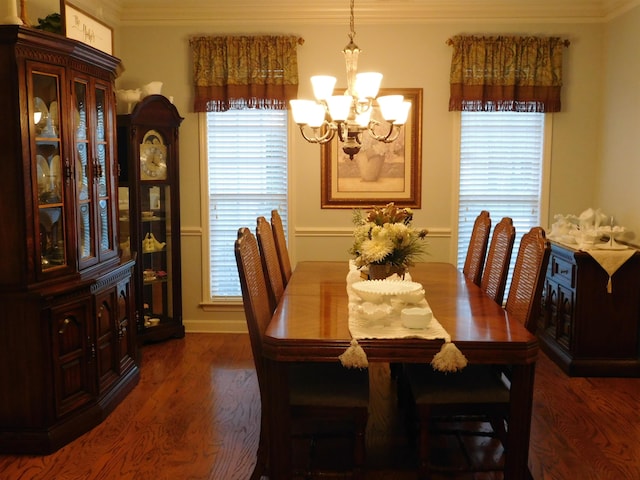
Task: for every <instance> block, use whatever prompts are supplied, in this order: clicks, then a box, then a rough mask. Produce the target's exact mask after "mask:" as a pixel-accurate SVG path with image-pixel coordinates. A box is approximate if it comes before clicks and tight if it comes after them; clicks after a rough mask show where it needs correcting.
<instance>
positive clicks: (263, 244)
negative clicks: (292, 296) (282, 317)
mask: <svg viewBox="0 0 640 480" xmlns="http://www.w3.org/2000/svg"><path fill="white" fill-rule="evenodd" d="M256 236H257V237H258V247H259V251H260V259H261V261H262V269H263V271H264V276H265V278H266V279H267V291H268V292H269V302H270V305H271V312H272V313H273V311H274V310H275V309H276V307H277V306H278V302H280V298H282V294H283V293H284V281H283V280H282V272H281V271H280V260H278V251H277V250H276V243H275V241H274V239H273V230H271V224H270V223H269V222H268V221H267V219H266V218H264V217H258V219H257V225H256Z"/></svg>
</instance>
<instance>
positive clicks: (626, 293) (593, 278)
mask: <svg viewBox="0 0 640 480" xmlns="http://www.w3.org/2000/svg"><path fill="white" fill-rule="evenodd" d="M608 281H609V275H608V274H607V272H606V271H605V270H604V269H603V268H602V267H601V266H600V264H599V263H598V262H597V261H596V260H595V259H594V258H593V257H592V256H591V255H590V254H589V253H587V252H585V251H582V250H576V249H573V248H571V247H569V246H565V245H563V244H559V243H555V242H551V256H550V258H549V266H548V270H547V274H546V278H545V283H544V289H543V292H542V308H541V315H540V319H539V322H538V331H537V333H538V338H539V341H540V346H541V348H542V349H543V350H544V351H545V353H547V354H548V355H549V357H550V358H551V359H552V360H554V361H555V362H556V363H557V364H558V365H559V366H560V367H561V368H562V369H563V370H564V371H565V372H566V373H567V374H568V375H570V376H620V377H622V376H640V252H636V253H635V254H634V255H633V256H632V257H631V258H630V259H629V260H627V261H626V262H625V263H624V264H623V265H622V266H620V267H619V269H618V270H617V271H616V272H615V273H614V274H613V275H612V277H611V292H609V291H608V289H607V283H608Z"/></svg>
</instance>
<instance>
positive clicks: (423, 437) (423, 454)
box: [418, 408, 431, 480]
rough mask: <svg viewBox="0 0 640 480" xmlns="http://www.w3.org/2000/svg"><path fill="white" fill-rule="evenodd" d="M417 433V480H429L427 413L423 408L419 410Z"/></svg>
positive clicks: (429, 439) (429, 455)
mask: <svg viewBox="0 0 640 480" xmlns="http://www.w3.org/2000/svg"><path fill="white" fill-rule="evenodd" d="M418 417H419V432H418V478H419V479H420V480H430V479H431V470H430V467H429V462H430V457H431V454H430V445H429V442H430V441H431V438H430V435H429V412H428V411H425V409H424V408H419V412H418Z"/></svg>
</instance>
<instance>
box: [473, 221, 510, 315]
mask: <svg viewBox="0 0 640 480" xmlns="http://www.w3.org/2000/svg"><path fill="white" fill-rule="evenodd" d="M515 239H516V228H515V227H514V226H513V220H512V219H511V218H509V217H504V218H503V219H502V220H500V222H498V224H497V225H496V226H495V228H494V229H493V234H492V236H491V243H490V244H489V250H488V252H487V260H486V262H485V265H484V270H483V272H482V281H481V282H480V288H481V289H482V291H483V292H484V293H486V294H487V295H489V296H490V297H491V298H493V301H494V302H496V303H497V304H498V305H502V300H503V299H504V290H505V288H506V286H507V277H508V275H509V264H510V262H511V253H512V251H513V243H514V242H515Z"/></svg>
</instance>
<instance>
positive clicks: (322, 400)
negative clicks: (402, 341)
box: [234, 228, 369, 480]
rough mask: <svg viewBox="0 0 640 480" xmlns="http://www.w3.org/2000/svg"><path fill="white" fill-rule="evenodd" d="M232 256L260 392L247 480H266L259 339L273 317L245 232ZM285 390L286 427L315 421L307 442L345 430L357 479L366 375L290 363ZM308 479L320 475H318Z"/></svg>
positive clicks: (272, 424) (265, 406) (254, 246)
mask: <svg viewBox="0 0 640 480" xmlns="http://www.w3.org/2000/svg"><path fill="white" fill-rule="evenodd" d="M234 250H235V257H236V264H237V267H238V274H239V277H240V286H241V290H242V301H243V305H244V312H245V317H246V321H247V328H248V331H249V338H250V342H251V351H252V354H253V361H254V365H255V368H256V374H257V378H258V388H259V392H260V403H261V412H262V413H261V422H260V427H261V428H260V437H259V444H258V453H257V461H256V466H255V469H254V472H253V474H252V476H251V479H252V480H258V479H260V478H261V477H262V476H263V475H264V476H268V475H269V462H268V458H269V450H268V448H269V444H268V439H269V430H270V429H271V428H277V426H276V425H277V422H276V419H273V418H270V417H269V401H270V395H269V384H268V382H267V373H266V368H267V364H266V359H265V357H264V356H263V341H264V335H265V331H266V329H267V326H268V324H269V322H270V320H271V317H272V314H273V311H272V309H271V307H270V303H269V296H268V293H267V285H266V284H267V282H266V278H265V275H264V271H263V269H262V262H261V260H260V251H259V248H258V243H257V240H256V237H255V236H254V235H253V234H252V233H251V231H250V230H249V229H248V228H241V229H240V230H239V231H238V238H237V240H236V242H235V249H234ZM301 320H303V319H301ZM288 385H289V405H290V412H291V418H292V426H293V424H294V423H301V422H302V423H303V424H304V425H305V426H308V424H309V423H308V422H309V421H310V420H315V421H316V422H317V424H318V425H319V426H320V427H322V428H318V430H317V431H315V430H312V431H311V438H315V437H318V436H323V437H324V436H326V435H330V434H332V433H334V430H328V429H327V428H326V426H327V425H335V426H337V427H339V428H338V429H337V430H336V433H337V434H344V433H345V432H344V431H341V430H344V429H345V428H346V433H347V434H348V435H349V437H350V438H351V439H352V441H353V461H352V463H353V471H352V476H353V478H354V479H361V478H363V477H362V476H363V474H364V472H363V470H364V459H365V429H366V424H367V418H368V405H369V375H368V371H367V370H357V369H348V368H345V367H343V366H342V365H341V364H340V362H338V360H337V359H336V362H335V363H311V362H300V363H292V364H291V365H290V366H289V370H288ZM296 421H298V422H296ZM314 434H317V435H314ZM292 441H293V438H292ZM314 441H315V440H314ZM313 460H314V459H313V458H312V459H311V460H310V461H309V463H308V465H307V466H306V467H304V468H303V470H304V475H307V476H309V475H310V474H311V472H312V471H315V470H316V468H317V466H316V465H315V463H314V461H313ZM314 474H315V475H320V474H322V472H320V471H318V472H315V473H314ZM305 478H306V477H305Z"/></svg>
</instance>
